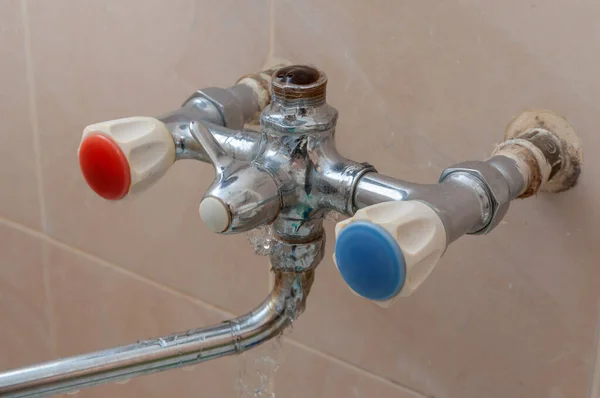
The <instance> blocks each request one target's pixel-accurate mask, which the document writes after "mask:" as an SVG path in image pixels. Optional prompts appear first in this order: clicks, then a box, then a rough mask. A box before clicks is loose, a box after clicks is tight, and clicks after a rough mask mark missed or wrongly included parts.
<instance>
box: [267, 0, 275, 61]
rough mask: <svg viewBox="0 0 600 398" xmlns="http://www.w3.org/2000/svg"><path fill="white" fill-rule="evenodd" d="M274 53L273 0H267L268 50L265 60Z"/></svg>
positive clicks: (268, 59) (271, 57) (270, 58)
mask: <svg viewBox="0 0 600 398" xmlns="http://www.w3.org/2000/svg"><path fill="white" fill-rule="evenodd" d="M274 55H275V0H269V52H268V53H267V62H269V61H270V60H272V59H273V57H274Z"/></svg>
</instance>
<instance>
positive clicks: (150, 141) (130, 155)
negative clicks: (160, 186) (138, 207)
mask: <svg viewBox="0 0 600 398" xmlns="http://www.w3.org/2000/svg"><path fill="white" fill-rule="evenodd" d="M173 162H175V143H174V141H173V138H172V136H171V133H170V132H169V129H168V128H167V126H165V124H164V123H163V122H161V121H160V120H158V119H155V118H152V117H141V116H138V117H129V118H125V119H117V120H111V121H107V122H102V123H96V124H92V125H90V126H87V127H86V128H85V129H84V130H83V137H82V139H81V144H80V146H79V163H80V166H81V170H82V172H83V174H84V177H85V179H86V181H87V182H88V184H89V185H90V187H91V188H92V189H93V190H94V191H96V193H98V194H99V195H100V196H102V197H104V198H106V199H113V200H114V199H121V198H123V197H124V196H126V195H127V194H130V193H137V192H141V191H143V190H144V189H146V188H148V187H149V186H150V185H152V184H153V183H154V182H155V181H156V180H158V179H159V178H160V177H161V176H162V175H163V174H164V173H165V172H166V171H167V169H168V168H169V167H170V166H171V165H172V164H173Z"/></svg>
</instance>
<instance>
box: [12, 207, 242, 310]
mask: <svg viewBox="0 0 600 398" xmlns="http://www.w3.org/2000/svg"><path fill="white" fill-rule="evenodd" d="M0 224H4V225H6V226H9V227H12V228H14V229H16V230H18V231H20V232H22V233H24V234H29V235H32V236H35V237H37V238H39V239H42V240H44V241H46V242H47V243H51V244H53V245H55V246H57V247H59V248H61V249H62V250H66V251H69V252H71V253H73V254H77V255H79V256H82V257H84V258H86V259H89V260H91V261H93V262H95V263H98V264H99V265H100V266H103V267H106V268H110V269H112V270H114V271H116V272H118V273H121V274H123V275H127V276H130V277H132V278H134V279H136V280H138V281H140V282H143V283H146V284H148V285H151V286H153V287H155V288H157V289H160V290H163V291H165V292H168V293H170V294H173V295H175V296H177V297H180V298H185V299H187V300H189V301H192V302H193V303H195V304H198V305H200V306H202V307H204V308H206V309H209V310H211V311H215V312H217V313H219V314H221V315H224V316H227V317H236V316H237V315H235V314H234V313H233V312H231V311H229V310H227V309H225V308H222V307H219V306H218V305H216V304H213V303H209V302H207V301H204V300H202V299H199V298H197V297H194V296H191V295H189V294H187V293H184V292H182V291H179V290H177V289H174V288H172V287H170V286H167V285H163V284H162V283H159V282H157V281H155V280H153V279H151V278H148V277H146V276H143V275H140V274H137V273H135V272H133V271H130V270H128V269H126V268H123V267H121V266H119V265H116V264H113V263H111V262H109V261H107V260H104V259H102V258H100V257H98V256H96V255H94V254H91V253H88V252H86V251H84V250H81V249H78V248H76V247H73V246H70V245H68V244H67V243H64V242H62V241H60V240H58V239H55V238H53V237H51V236H48V235H46V234H45V233H43V232H40V231H36V230H35V229H31V228H29V227H26V226H24V225H22V224H19V223H16V222H14V221H11V220H7V219H5V218H2V217H0Z"/></svg>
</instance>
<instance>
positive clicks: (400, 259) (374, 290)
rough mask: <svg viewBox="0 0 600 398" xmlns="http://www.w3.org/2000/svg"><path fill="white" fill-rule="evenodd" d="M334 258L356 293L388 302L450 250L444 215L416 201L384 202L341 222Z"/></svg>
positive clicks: (414, 284)
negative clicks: (447, 248)
mask: <svg viewBox="0 0 600 398" xmlns="http://www.w3.org/2000/svg"><path fill="white" fill-rule="evenodd" d="M335 236H336V246H335V254H334V257H333V259H334V262H335V264H336V266H337V268H338V270H339V271H340V273H341V274H342V277H343V278H344V280H345V281H346V283H347V284H348V286H349V287H350V289H352V291H353V292H355V293H356V294H358V295H359V296H361V297H365V298H367V299H370V300H373V301H375V302H377V303H378V304H379V305H382V306H388V305H390V304H391V303H392V301H393V300H394V299H395V298H396V297H398V296H401V297H402V296H409V295H411V294H412V293H413V292H414V291H415V290H416V289H417V288H418V287H419V286H420V285H421V283H423V281H424V280H425V279H426V278H427V276H429V274H430V273H431V272H432V271H433V269H434V268H435V266H436V265H437V263H438V261H439V259H440V257H441V256H442V254H444V251H445V250H446V230H445V228H444V224H443V223H442V220H441V219H440V217H439V216H438V214H437V213H436V212H435V211H434V210H433V209H432V208H431V207H429V206H428V205H427V204H425V203H423V202H419V201H416V200H412V201H397V202H384V203H380V204H377V205H373V206H369V207H366V208H364V209H361V210H359V211H357V212H356V214H355V215H354V217H352V218H350V219H347V220H345V221H342V222H339V223H338V224H337V225H336V227H335Z"/></svg>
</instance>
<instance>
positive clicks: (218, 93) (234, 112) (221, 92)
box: [186, 87, 244, 130]
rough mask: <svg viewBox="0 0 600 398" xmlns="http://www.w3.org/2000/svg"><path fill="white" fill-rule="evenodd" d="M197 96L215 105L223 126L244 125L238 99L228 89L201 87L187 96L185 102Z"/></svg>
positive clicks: (237, 128) (236, 126)
mask: <svg viewBox="0 0 600 398" xmlns="http://www.w3.org/2000/svg"><path fill="white" fill-rule="evenodd" d="M198 97H201V98H206V99H207V100H209V101H210V102H211V103H213V104H214V105H215V106H216V107H217V109H218V110H219V113H220V114H221V117H222V118H223V123H224V125H225V127H227V128H230V129H234V130H240V129H242V128H243V127H244V112H243V110H242V107H241V106H240V104H239V103H238V99H237V98H236V97H235V95H233V93H231V92H230V91H228V90H226V89H223V88H219V87H208V88H203V89H202V90H198V91H196V92H195V93H194V94H193V95H192V96H191V97H190V98H188V100H187V101H186V103H187V102H189V101H191V100H193V99H194V98H198Z"/></svg>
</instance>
